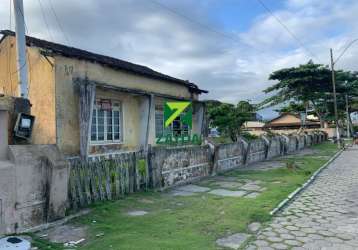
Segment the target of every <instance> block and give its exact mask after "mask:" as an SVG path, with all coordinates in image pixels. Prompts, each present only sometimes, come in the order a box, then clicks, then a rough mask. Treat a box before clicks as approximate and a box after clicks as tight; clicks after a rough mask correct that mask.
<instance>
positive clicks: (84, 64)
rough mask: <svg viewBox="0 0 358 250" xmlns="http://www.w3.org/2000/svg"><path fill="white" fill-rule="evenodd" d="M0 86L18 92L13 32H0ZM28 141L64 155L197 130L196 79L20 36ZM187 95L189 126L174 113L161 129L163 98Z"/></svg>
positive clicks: (201, 127) (200, 127)
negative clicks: (29, 131) (55, 148)
mask: <svg viewBox="0 0 358 250" xmlns="http://www.w3.org/2000/svg"><path fill="white" fill-rule="evenodd" d="M0 34H2V35H3V37H2V38H1V40H0V92H2V93H4V94H5V95H11V96H19V86H18V76H17V66H16V46H15V33H14V32H12V31H8V30H5V31H1V32H0ZM26 43H27V56H28V58H27V60H28V66H29V70H28V75H29V77H28V78H29V100H30V102H31V104H32V108H31V114H32V115H34V116H35V117H36V120H35V126H34V130H33V135H32V139H31V140H32V143H33V144H57V145H58V147H59V148H60V150H61V151H62V152H63V153H64V154H66V155H73V156H75V155H78V154H80V153H81V155H82V156H87V155H88V154H98V153H107V152H112V151H123V150H135V149H138V148H141V147H146V145H148V144H153V145H154V144H155V142H156V138H157V137H158V136H160V135H162V134H163V133H164V131H165V132H166V133H168V132H169V133H173V134H175V135H181V134H190V133H197V134H202V132H203V131H205V122H204V121H205V118H204V116H205V111H204V105H203V104H202V103H201V102H200V101H198V98H199V95H200V94H202V93H207V91H205V90H202V89H200V88H199V87H198V86H197V85H195V84H193V83H191V82H189V81H185V80H181V79H177V78H174V77H171V76H168V75H165V74H162V73H159V72H157V71H154V70H152V69H150V68H148V67H145V66H141V65H137V64H133V63H130V62H126V61H123V60H119V59H116V58H112V57H108V56H104V55H99V54H95V53H91V52H88V51H85V50H81V49H77V48H73V47H68V46H65V45H61V44H57V43H53V42H48V41H44V40H40V39H37V38H34V37H26ZM167 100H169V101H184V100H185V101H192V104H193V126H192V129H191V130H190V129H189V128H188V127H187V126H184V125H183V124H181V123H180V120H179V119H176V120H175V121H174V122H173V124H172V125H171V127H169V128H166V129H164V125H163V123H164V121H163V105H164V102H165V101H167Z"/></svg>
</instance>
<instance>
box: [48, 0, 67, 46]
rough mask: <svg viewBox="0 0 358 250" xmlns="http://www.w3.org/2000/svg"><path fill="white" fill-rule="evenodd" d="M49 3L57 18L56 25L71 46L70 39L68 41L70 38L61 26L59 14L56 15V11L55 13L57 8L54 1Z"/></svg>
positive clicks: (49, 0)
mask: <svg viewBox="0 0 358 250" xmlns="http://www.w3.org/2000/svg"><path fill="white" fill-rule="evenodd" d="M48 2H49V3H50V8H51V11H52V13H53V15H54V16H55V20H56V23H57V25H58V27H59V29H60V31H61V33H62V34H63V36H64V38H65V40H66V41H67V43H68V44H70V39H68V36H67V34H66V32H65V31H64V29H63V26H62V25H61V22H60V19H59V18H58V16H57V14H56V11H55V8H54V7H53V4H52V1H51V0H48Z"/></svg>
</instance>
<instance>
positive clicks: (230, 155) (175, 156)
mask: <svg viewBox="0 0 358 250" xmlns="http://www.w3.org/2000/svg"><path fill="white" fill-rule="evenodd" d="M325 139H327V136H326V135H325V134H324V133H320V132H317V133H312V134H309V135H290V136H275V137H262V138H260V139H256V140H252V141H250V142H247V141H246V140H243V139H242V140H240V141H239V142H236V143H228V144H219V145H215V146H214V147H213V149H211V150H210V147H209V146H193V147H181V148H175V147H173V148H165V147H154V148H152V149H151V152H150V157H149V165H150V167H149V169H150V172H151V173H150V176H151V179H152V183H153V187H160V188H166V187H170V186H173V185H178V184H183V183H188V182H192V181H194V180H196V179H198V178H202V177H205V176H208V175H213V174H217V173H220V172H225V171H228V170H231V169H235V168H249V164H250V163H254V162H259V161H264V160H267V159H271V158H273V157H277V156H280V155H284V154H291V153H294V152H296V151H297V150H302V149H304V148H305V147H309V146H311V145H313V144H316V143H321V142H322V141H324V140H325Z"/></svg>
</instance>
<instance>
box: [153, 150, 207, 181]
mask: <svg viewBox="0 0 358 250" xmlns="http://www.w3.org/2000/svg"><path fill="white" fill-rule="evenodd" d="M211 157H212V156H211V152H210V147H209V146H208V145H206V146H190V147H180V148H164V147H154V148H152V150H151V152H150V166H151V172H152V174H151V176H152V181H153V186H155V187H158V186H160V187H168V186H173V185H178V184H181V183H186V182H190V181H193V180H195V179H198V178H202V177H204V176H208V175H209V173H210V168H211V163H212V161H211Z"/></svg>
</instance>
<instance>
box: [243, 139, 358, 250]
mask: <svg viewBox="0 0 358 250" xmlns="http://www.w3.org/2000/svg"><path fill="white" fill-rule="evenodd" d="M247 249H262V250H265V249H267V250H269V249H310V250H315V249H327V250H328V249H332V250H338V249H342V250H343V249H344V250H349V249H352V250H353V249H358V147H357V146H355V147H353V148H349V149H348V150H346V151H344V152H343V153H342V154H341V155H340V156H339V157H338V158H337V159H336V160H335V161H334V162H332V164H331V165H330V166H328V167H327V168H326V169H325V170H324V171H323V172H322V173H321V174H320V175H319V176H318V178H317V179H316V180H315V181H314V183H313V184H312V185H310V186H309V187H308V188H307V189H306V190H305V191H304V192H303V193H302V194H301V195H300V196H299V197H298V198H297V199H296V200H295V201H294V202H292V203H291V204H290V205H289V206H288V207H286V208H285V209H284V210H283V211H282V212H281V213H279V214H278V215H277V216H276V217H275V218H274V219H273V221H272V222H271V224H269V225H268V226H267V227H266V228H264V229H263V230H262V231H261V232H260V233H259V234H258V235H257V239H256V240H255V241H253V242H252V243H251V245H249V246H248V247H247Z"/></svg>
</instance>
